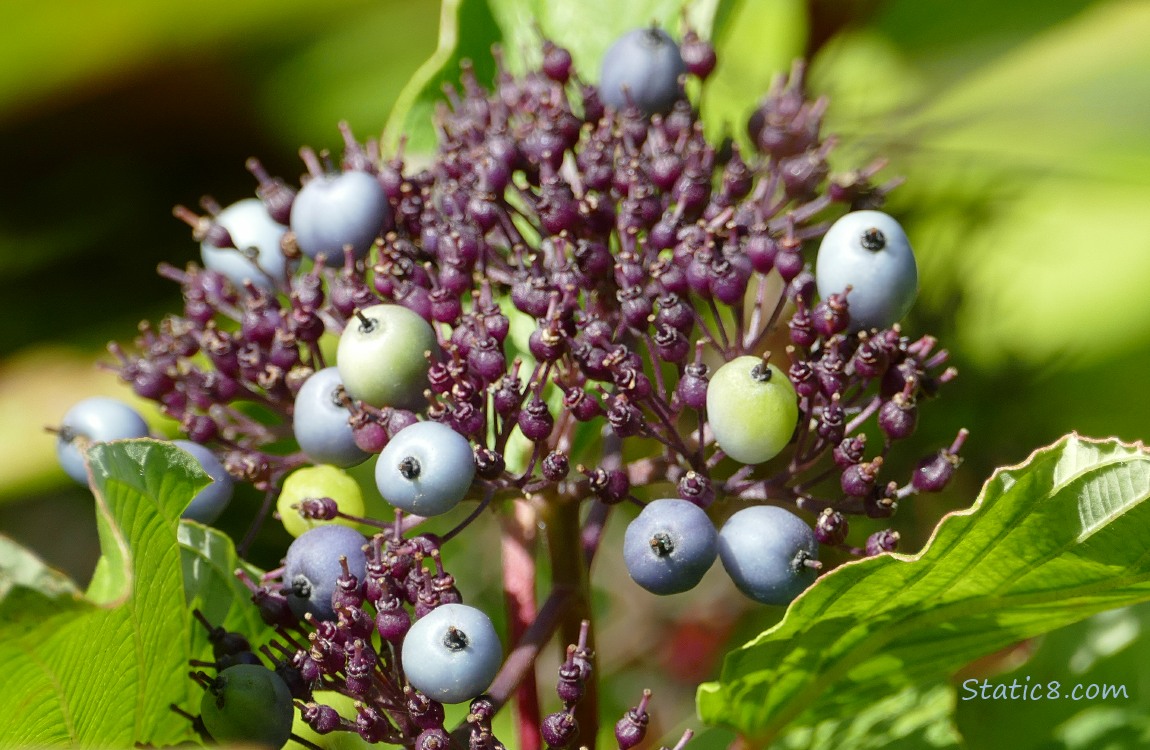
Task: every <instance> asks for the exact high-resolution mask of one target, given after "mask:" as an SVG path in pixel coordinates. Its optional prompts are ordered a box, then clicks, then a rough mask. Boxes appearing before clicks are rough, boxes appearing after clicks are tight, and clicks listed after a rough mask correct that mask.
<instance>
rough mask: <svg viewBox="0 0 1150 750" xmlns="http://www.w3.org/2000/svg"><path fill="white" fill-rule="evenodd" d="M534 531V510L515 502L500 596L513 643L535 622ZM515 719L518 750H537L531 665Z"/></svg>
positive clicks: (506, 527)
mask: <svg viewBox="0 0 1150 750" xmlns="http://www.w3.org/2000/svg"><path fill="white" fill-rule="evenodd" d="M535 528H536V527H535V509H534V508H533V507H532V506H531V504H530V503H528V502H527V501H524V500H517V501H516V502H515V504H514V510H513V513H512V515H511V516H506V517H504V519H503V596H504V600H505V602H506V604H507V621H508V623H509V629H510V640H511V643H515V644H518V643H519V642H520V641H521V640H522V638H523V635H524V634H525V633H526V632H527V628H528V627H529V626H530V625H531V623H532V621H533V620H534V619H535V609H536V601H535ZM515 716H516V726H517V732H518V734H519V747H520V748H521V750H540V741H541V739H540V734H539V725H540V724H541V723H542V714H541V712H540V708H539V687H538V684H537V681H536V676H535V669H534V666H532V668H530V669H528V670H526V671H525V672H524V675H523V679H522V681H521V682H520V683H519V686H518V687H517V688H516V689H515Z"/></svg>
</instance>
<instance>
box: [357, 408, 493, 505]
mask: <svg viewBox="0 0 1150 750" xmlns="http://www.w3.org/2000/svg"><path fill="white" fill-rule="evenodd" d="M474 478H475V457H474V453H473V452H472V450H471V443H469V442H468V440H467V438H465V437H463V436H462V435H460V434H459V433H458V432H456V431H455V430H453V429H451V428H450V427H448V426H447V425H445V424H441V423H439V422H416V423H415V424H412V425H408V426H407V427H404V428H403V429H402V430H400V431H399V432H398V433H396V435H395V437H393V438H392V439H391V440H390V441H389V442H388V444H387V446H386V447H384V449H383V451H382V452H381V453H380V454H379V460H378V461H377V463H376V465H375V485H376V487H378V488H379V494H381V495H383V499H384V500H386V501H387V502H389V503H391V504H392V505H394V506H395V507H397V508H399V509H401V510H403V511H406V512H408V513H414V514H415V515H417V516H438V515H440V514H441V513H446V512H447V511H449V510H451V509H452V508H454V507H455V506H456V505H458V504H459V501H460V500H462V499H463V498H464V497H465V496H466V495H467V490H468V489H470V487H471V481H472V480H473V479H474Z"/></svg>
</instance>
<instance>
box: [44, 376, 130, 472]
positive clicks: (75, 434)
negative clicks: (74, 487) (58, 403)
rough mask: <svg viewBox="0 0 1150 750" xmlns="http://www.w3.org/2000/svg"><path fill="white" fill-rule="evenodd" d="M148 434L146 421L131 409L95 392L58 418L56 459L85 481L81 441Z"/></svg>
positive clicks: (120, 402)
mask: <svg viewBox="0 0 1150 750" xmlns="http://www.w3.org/2000/svg"><path fill="white" fill-rule="evenodd" d="M147 436H148V425H147V423H146V422H145V421H144V418H143V417H141V416H140V415H139V414H138V413H137V412H136V410H135V409H133V408H132V407H130V406H128V405H127V404H125V403H124V402H123V401H117V400H116V399H114V398H104V397H102V396H95V397H93V398H87V399H84V400H83V401H80V402H79V403H77V404H76V405H74V406H73V407H72V408H71V409H69V410H68V413H67V414H65V415H64V418H63V419H62V420H61V421H60V428H59V432H58V433H57V435H56V459H57V460H58V461H59V462H60V467H61V468H62V469H64V471H65V472H67V474H68V476H70V477H72V479H74V480H76V481H77V482H79V483H80V484H85V485H86V484H88V473H87V471H86V470H85V469H84V456H83V453H82V449H83V448H86V447H87V446H86V445H85V443H88V444H90V443H106V442H108V441H109V440H123V439H127V438H140V437H147Z"/></svg>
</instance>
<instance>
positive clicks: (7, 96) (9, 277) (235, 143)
mask: <svg viewBox="0 0 1150 750" xmlns="http://www.w3.org/2000/svg"><path fill="white" fill-rule="evenodd" d="M504 5H507V3H504ZM732 7H734V10H733V11H732V12H733V13H734V16H735V17H734V18H733V19H732V22H731V23H729V24H728V25H727V26H726V27H725V28H726V31H725V32H724V34H723V36H722V37H720V38H719V39H717V40H716V41H717V45H718V47H719V53H720V67H719V69H718V70H717V72H716V74H715V80H714V81H713V85H712V86H710V88H709V90H708V94H707V97H706V99H705V100H704V101H703V109H704V116H705V117H706V118H708V123H709V126H710V127H711V129H712V131H713V132H714V134H716V135H722V134H723V133H735V134H741V133H742V129H743V125H742V123H743V122H745V119H746V116H747V114H748V113H749V112H750V111H751V109H752V108H753V107H754V105H755V102H756V100H757V99H758V98H759V97H760V96H761V95H762V93H763V92H765V90H766V88H767V86H768V85H769V83H770V80H771V78H772V76H773V75H774V74H775V73H776V72H778V71H780V70H785V69H786V68H788V67H789V65H790V61H791V60H792V59H793V58H794V57H796V56H799V55H804V54H805V55H808V56H809V57H810V60H811V62H810V69H809V71H810V72H809V87H810V89H811V90H812V91H813V92H816V93H825V94H827V95H829V96H830V98H831V107H830V110H829V114H828V119H827V123H828V124H827V130H828V131H829V132H834V133H838V134H839V135H840V137H841V142H840V148H839V150H838V152H837V154H836V156H835V164H836V165H837V166H839V167H841V168H843V169H846V168H849V167H852V166H861V165H863V164H865V163H866V162H868V161H869V160H870V159H872V158H874V157H875V156H878V155H882V156H885V157H887V158H888V159H889V161H890V165H889V167H888V168H887V170H886V171H885V172H884V173H883V174H884V175H888V176H895V175H901V176H904V177H905V178H906V184H905V185H904V186H903V187H901V188H899V189H898V190H897V191H896V192H895V193H894V196H893V198H892V202H891V204H890V206H889V208H890V210H891V212H892V213H895V214H896V215H898V216H899V217H900V218H903V219H904V223H905V225H906V227H907V229H908V233H909V235H910V237H911V240H912V242H913V243H914V245H915V248H916V251H917V254H918V258H919V263H920V268H921V295H920V302H919V304H918V305H917V307H916V309H915V311H914V312H913V313H912V316H911V319H910V320H909V321H908V322H907V324H906V326H905V328H906V329H907V330H908V331H909V332H910V333H912V334H915V335H917V334H921V333H924V332H930V333H933V334H935V335H937V336H938V338H939V339H940V341H941V342H942V345H943V346H945V347H946V348H948V349H950V351H951V352H952V361H953V363H954V364H955V365H957V367H958V368H959V371H960V377H959V379H958V380H957V381H956V382H955V383H954V384H952V385H951V386H949V387H948V388H946V389H944V392H943V397H942V398H941V399H940V400H939V402H938V403H932V404H928V405H927V406H926V407H925V408H924V410H923V415H922V418H921V421H920V425H921V426H920V430H919V433H920V434H919V436H918V438H917V440H918V444H919V445H920V446H921V453H925V452H928V451H930V450H933V449H935V448H937V447H941V446H943V445H946V444H949V442H950V440H951V439H952V438H953V435H954V433H955V432H956V431H957V430H958V428H959V427H963V426H965V427H967V428H969V429H970V431H971V433H972V435H971V438H970V440H969V441H968V443H967V446H966V449H965V450H964V452H963V453H964V457H965V464H964V465H963V467H962V470H961V471H960V473H959V476H958V479H957V480H956V482H955V483H954V485H953V486H952V487H951V488H950V489H949V490H948V491H947V492H946V493H944V494H943V495H941V496H934V497H927V498H922V499H921V500H915V501H913V502H911V503H908V504H906V506H905V507H904V509H903V510H902V511H901V512H900V514H899V516H898V517H896V519H895V521H896V528H898V529H899V530H900V532H902V534H903V537H904V543H905V547H904V548H905V549H906V550H908V551H909V550H914V549H917V548H918V547H919V546H920V545H921V543H922V542H923V541H924V540H925V538H926V537H927V536H928V535H929V532H930V529H931V528H933V525H934V523H935V522H936V521H937V519H938V518H939V517H940V516H941V515H942V514H943V513H944V512H946V511H947V510H950V509H954V508H959V507H965V506H967V505H969V504H970V503H971V501H972V500H973V499H974V497H975V496H976V494H977V492H978V488H979V487H980V485H981V483H982V482H983V480H985V478H986V477H987V476H988V475H989V473H990V472H991V471H992V470H993V469H994V467H996V466H1001V465H1006V464H1011V463H1016V462H1018V461H1021V460H1023V459H1024V458H1025V457H1026V456H1027V455H1028V454H1029V453H1030V452H1031V451H1032V450H1034V449H1035V448H1037V447H1039V446H1042V445H1045V444H1047V443H1050V442H1052V441H1054V440H1055V439H1057V438H1058V437H1059V436H1061V435H1063V434H1064V433H1067V432H1070V431H1072V430H1077V431H1079V432H1080V433H1082V434H1084V435H1089V436H1095V437H1106V436H1118V437H1120V438H1122V439H1125V440H1131V441H1132V440H1139V439H1145V438H1147V437H1148V436H1150V399H1147V398H1146V395H1145V388H1144V383H1145V380H1146V373H1147V372H1150V294H1148V293H1147V288H1148V286H1150V210H1148V206H1150V45H1147V44H1146V40H1147V39H1150V3H1147V2H1119V1H1117V0H1111V1H1109V2H1103V1H1098V2H1086V1H1085V0H1047V1H1046V2H1043V3H1040V4H1038V3H1002V2H999V1H998V0H968V1H967V2H965V3H961V4H958V3H923V2H920V1H919V0H886V1H883V0H806V1H805V2H804V1H802V0H746V1H745V2H743V3H741V4H734V5H733V6H732ZM438 20H439V8H438V4H437V3H433V2H428V0H374V1H369V0H325V2H323V3H314V2H305V1H304V0H274V2H273V1H272V0H243V2H238V3H237V2H224V1H223V0H196V2H189V1H188V0H169V2H165V3H154V2H151V0H103V1H102V2H99V3H97V2H93V1H91V0H89V1H88V2H83V1H82V0H71V1H66V0H48V1H46V2H42V3H35V4H32V3H17V2H13V1H12V0H8V2H0V165H2V167H0V169H2V170H3V174H4V176H5V178H6V179H5V183H6V186H7V187H6V189H5V190H4V191H3V196H4V198H3V200H2V201H0V300H2V303H0V304H2V309H3V311H4V315H3V322H2V323H0V532H2V533H4V534H7V535H10V536H12V537H14V538H15V539H16V540H17V541H19V542H21V543H23V544H25V545H27V546H29V547H31V548H33V549H34V550H36V551H37V552H38V553H39V554H41V555H42V556H44V557H45V558H46V559H47V560H48V561H49V562H50V563H51V564H53V565H56V566H58V567H60V568H62V569H63V570H65V571H66V572H68V573H69V574H70V575H72V576H73V577H75V578H76V579H78V580H80V581H81V582H83V581H86V580H87V579H88V577H89V576H90V574H91V568H92V565H93V563H94V560H95V558H96V555H97V553H98V548H97V543H96V534H95V525H94V513H93V510H92V503H91V497H90V495H89V494H88V492H87V491H86V490H84V489H82V488H79V487H76V486H73V485H72V484H70V482H69V480H68V479H67V477H66V476H65V475H64V474H63V472H62V471H61V470H59V469H58V468H57V466H56V463H55V457H54V439H53V438H52V437H51V436H50V435H49V434H47V433H46V432H44V429H43V428H44V426H46V425H52V424H56V423H58V421H59V419H60V418H61V417H62V416H63V414H64V412H65V411H66V410H67V409H68V408H69V406H71V404H72V403H74V402H75V401H78V400H80V399H81V398H84V397H87V396H90V395H95V394H107V395H115V396H118V397H121V398H130V394H129V393H128V391H127V390H126V389H124V388H122V387H121V386H120V385H119V384H118V383H117V382H116V380H115V378H114V377H113V376H111V375H109V374H108V373H106V372H103V371H101V370H100V369H99V368H98V367H97V363H98V362H99V361H101V360H105V359H106V358H107V355H106V351H105V348H104V347H105V345H106V343H107V342H108V341H109V340H113V339H115V340H120V341H129V340H130V339H131V338H132V336H133V334H134V331H135V327H136V325H137V323H138V322H139V321H140V320H142V319H158V318H159V317H161V316H162V315H163V314H165V313H166V312H169V311H172V310H173V309H175V308H176V307H177V305H178V304H179V296H178V291H177V289H176V287H175V285H174V284H171V283H169V282H166V281H164V280H162V279H160V278H159V277H158V276H157V275H156V274H155V267H156V264H157V263H159V262H161V261H168V262H171V263H174V264H175V265H183V264H184V263H186V262H187V261H189V260H194V259H197V253H198V245H197V244H196V243H194V242H193V241H192V240H191V238H190V236H189V235H190V233H189V231H188V229H187V228H186V227H185V226H184V225H183V224H181V223H180V222H178V221H177V220H175V219H174V218H172V216H171V208H172V206H173V205H174V204H177V203H182V204H186V205H189V206H191V207H196V204H197V202H198V201H199V199H200V197H201V196H203V195H209V194H210V195H212V196H214V197H215V198H216V199H217V200H219V201H220V202H221V203H224V204H227V203H230V202H232V201H234V200H237V199H239V198H241V197H246V196H248V195H251V194H252V191H253V189H254V185H255V182H254V180H253V179H252V178H251V176H250V175H249V174H248V173H247V172H246V171H245V169H244V167H243V164H244V160H245V159H246V158H247V157H249V156H258V157H259V158H260V159H261V160H263V162H264V163H265V165H266V166H267V167H268V169H269V171H271V172H272V173H273V174H282V175H285V176H288V177H294V176H297V175H298V174H299V173H301V172H302V171H303V169H302V165H301V164H300V162H299V159H298V156H297V150H298V148H299V147H300V146H301V145H303V144H308V145H311V146H313V147H315V148H317V149H318V148H332V149H338V148H339V144H340V139H339V133H338V131H337V129H336V123H337V122H338V121H339V120H341V119H345V120H347V121H348V122H349V123H350V124H351V126H352V128H353V130H354V131H355V132H356V133H357V135H359V136H360V138H361V139H362V138H364V137H367V136H369V135H376V134H378V133H379V132H380V131H381V129H382V128H383V125H384V123H385V121H386V119H387V116H388V113H389V111H390V108H391V107H392V105H393V103H394V102H395V100H396V97H397V95H398V94H399V92H400V90H401V88H402V87H403V85H404V84H405V82H406V81H407V80H408V79H409V78H410V76H411V75H412V74H413V73H414V72H415V70H416V69H417V68H418V67H419V65H420V64H421V63H422V62H423V61H424V60H425V59H426V58H427V57H428V56H429V55H430V54H431V53H432V52H433V50H434V49H435V45H436V38H437V26H438ZM465 31H466V30H465ZM565 33H568V34H583V33H588V32H587V31H586V30H584V29H568V30H567V31H566V32H565ZM559 41H561V42H562V41H564V40H563V39H562V38H560V40H559ZM577 62H578V60H577ZM151 414H152V416H155V412H151ZM154 424H155V425H156V427H157V429H160V430H163V429H165V427H164V425H163V424H162V422H161V421H159V420H156V421H155V422H154ZM916 457H917V456H906V458H907V459H908V461H912V460H913V459H914V458H916ZM896 471H897V469H896ZM243 502H246V503H248V504H249V506H251V507H254V503H255V499H254V498H246V499H245V500H244V501H243ZM234 515H236V516H237V519H238V520H237V521H236V524H237V525H236V527H235V528H232V529H229V530H232V531H236V530H238V531H242V525H243V519H244V517H245V516H244V514H243V513H242V512H240V513H237V514H234ZM246 517H248V518H250V515H247V516H246ZM875 528H878V527H877V526H875ZM869 530H873V529H866V530H864V529H861V528H860V529H859V530H858V532H859V533H860V538H861V534H865V533H867V531H869ZM610 564H612V561H611V560H609V559H608V560H604V561H602V562H601V565H610ZM715 585H716V586H719V587H721V586H722V585H724V584H722V583H716V584H715ZM721 593H722V592H720V593H717V594H716V597H718V598H720V599H721V598H722V597H721ZM717 600H718V599H717ZM647 603H648V602H647V600H646V599H644V600H642V601H640V602H639V604H638V606H640V610H639V611H636V612H632V613H631V614H630V616H642V615H644V613H647V610H646V609H645V607H646V605H647ZM698 605H699V602H698V601H696V600H693V601H692V608H693V609H695V611H696V612H699V611H702V612H704V614H706V615H707V617H706V618H705V619H706V620H709V624H704V621H703V620H699V621H692V620H690V619H687V620H683V619H682V618H680V617H679V615H680V614H681V613H680V611H679V610H681V609H682V607H681V605H678V604H666V603H661V604H659V605H654V604H652V605H651V606H652V607H659V608H661V609H654V610H652V611H653V612H656V613H657V615H656V616H657V617H660V618H663V620H664V621H666V622H673V621H674V622H677V624H676V626H675V629H674V630H673V631H670V633H669V636H668V638H669V640H668V641H667V643H669V645H668V646H667V649H668V650H666V651H660V653H665V654H672V655H675V656H674V658H672V657H669V656H668V657H667V658H665V659H664V662H666V663H664V664H663V665H662V666H663V667H665V668H669V669H670V672H669V674H670V683H669V684H670V685H672V686H673V687H672V688H671V689H672V690H674V691H678V692H679V693H681V694H682V696H681V697H685V698H686V699H688V700H689V698H690V695H691V694H692V690H693V685H694V683H695V682H697V681H698V680H700V679H704V678H706V677H709V676H713V674H714V672H715V669H716V661H715V660H716V659H717V657H718V655H719V654H721V650H720V649H719V648H717V645H716V644H715V643H714V641H715V639H714V635H715V633H716V632H718V633H720V634H722V635H724V636H730V637H732V638H738V637H739V636H740V635H746V634H748V633H750V632H757V630H758V629H760V628H761V626H762V621H761V619H760V620H759V621H757V622H756V623H754V624H753V626H752V625H747V624H745V623H741V621H739V620H738V618H737V617H735V614H737V613H735V614H732V615H731V616H730V617H725V616H724V617H722V618H719V624H718V625H717V626H716V625H715V624H714V623H715V620H714V618H713V617H711V613H709V612H707V611H706V610H707V605H706V603H705V602H704V604H703V606H702V607H701V608H699V607H698ZM648 614H649V613H648ZM696 617H698V615H696ZM616 638H617V639H621V640H619V641H618V642H619V643H620V644H622V645H620V651H621V653H629V654H632V657H633V658H638V656H639V655H645V654H646V653H647V651H646V650H645V649H646V645H647V644H643V643H641V642H639V643H631V642H628V641H627V634H626V633H623V632H620V633H618V634H617V635H616ZM684 655H690V656H691V658H690V659H687V658H685V656H684ZM617 666H624V665H621V664H620V665H617ZM649 678H650V675H647V674H642V673H637V674H634V675H633V676H630V677H627V678H626V684H623V685H620V695H623V694H626V695H628V696H633V695H637V693H638V691H639V690H640V689H641V687H642V685H641V684H640V683H642V682H643V680H648V681H649ZM659 679H665V676H664V677H660V678H659ZM632 683H634V684H632ZM620 700H633V699H630V698H622V697H621V698H620Z"/></svg>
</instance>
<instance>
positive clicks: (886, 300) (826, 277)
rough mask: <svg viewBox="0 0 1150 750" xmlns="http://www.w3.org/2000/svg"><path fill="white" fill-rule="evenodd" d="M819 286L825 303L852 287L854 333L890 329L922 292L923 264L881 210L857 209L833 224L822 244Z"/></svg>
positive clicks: (817, 264) (850, 306) (817, 270)
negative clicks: (920, 265) (919, 271)
mask: <svg viewBox="0 0 1150 750" xmlns="http://www.w3.org/2000/svg"><path fill="white" fill-rule="evenodd" d="M815 283H816V284H817V286H818V290H819V296H820V297H822V298H823V299H824V300H825V299H827V298H828V297H830V296H831V295H832V294H835V293H839V294H841V293H843V292H845V291H846V289H847V287H848V286H849V287H850V291H849V292H848V293H847V306H848V313H849V315H850V322H851V326H850V327H851V330H852V331H858V330H861V329H865V328H887V327H889V326H890V325H892V324H893V323H896V322H898V321H899V320H900V319H901V318H902V317H903V316H904V315H906V314H907V312H908V311H909V310H910V308H911V305H913V304H914V299H915V296H916V295H917V294H918V266H917V265H916V263H915V260H914V252H913V251H912V250H911V247H910V242H909V241H908V240H907V237H906V232H904V231H903V228H902V226H901V225H900V224H899V223H898V222H897V221H895V220H894V219H893V218H891V217H890V216H888V215H887V214H884V213H882V212H881V211H854V212H852V213H849V214H846V215H845V216H843V217H841V218H840V219H839V220H838V221H836V222H835V223H834V224H832V225H831V228H830V229H828V230H827V233H826V235H825V236H824V237H823V240H822V244H820V245H819V254H818V257H817V259H816V260H815Z"/></svg>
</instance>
